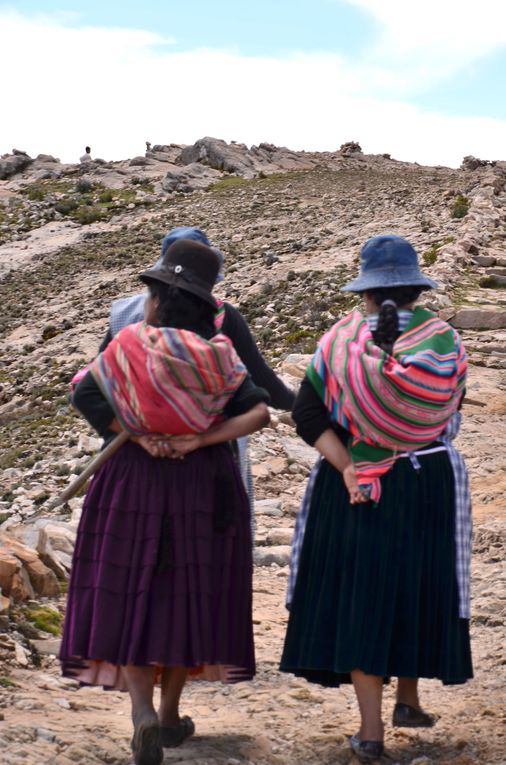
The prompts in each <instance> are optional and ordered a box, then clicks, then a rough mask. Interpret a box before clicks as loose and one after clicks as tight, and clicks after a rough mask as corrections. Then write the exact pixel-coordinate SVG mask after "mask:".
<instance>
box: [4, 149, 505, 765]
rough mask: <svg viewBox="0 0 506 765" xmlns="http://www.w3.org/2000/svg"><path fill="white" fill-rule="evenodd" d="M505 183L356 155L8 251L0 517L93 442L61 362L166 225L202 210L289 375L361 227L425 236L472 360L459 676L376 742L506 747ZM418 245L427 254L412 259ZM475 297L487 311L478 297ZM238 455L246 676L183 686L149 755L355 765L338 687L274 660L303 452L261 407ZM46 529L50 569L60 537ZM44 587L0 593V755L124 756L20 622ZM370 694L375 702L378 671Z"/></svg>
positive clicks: (95, 338) (64, 525)
mask: <svg viewBox="0 0 506 765" xmlns="http://www.w3.org/2000/svg"><path fill="white" fill-rule="evenodd" d="M487 177H488V176H487ZM495 177H496V176H494V178H495ZM497 177H499V178H502V176H500V175H498V176H497ZM487 188H488V189H492V193H490V191H487ZM457 193H462V194H466V195H467V196H468V198H469V200H470V202H471V207H470V213H469V215H470V217H469V218H468V219H467V220H466V218H463V219H462V220H459V219H455V218H452V216H451V208H452V204H453V201H454V198H455V195H456V194H457ZM504 193H505V192H504V180H503V181H502V186H500V185H498V186H497V189H495V188H494V187H493V186H490V185H487V182H486V173H485V172H483V173H482V174H480V173H479V172H478V173H467V174H466V173H459V172H458V171H451V170H445V169H443V168H419V167H412V168H409V169H406V168H399V169H398V171H396V172H393V171H392V168H391V167H389V169H388V172H387V171H386V170H385V171H383V170H381V169H378V167H377V166H374V167H372V166H371V167H368V166H367V163H365V164H364V165H363V169H362V170H360V171H358V170H356V169H355V170H354V171H353V172H351V171H339V172H337V171H332V170H329V169H327V168H321V169H319V170H315V171H312V172H310V173H301V172H298V173H293V174H288V175H285V176H277V177H273V178H268V179H259V180H255V181H248V182H247V183H240V184H238V185H236V186H234V187H232V186H231V187H230V188H227V187H226V185H225V187H224V188H221V189H220V190H217V191H215V192H213V193H203V194H202V193H197V194H192V195H189V196H176V197H172V198H170V199H169V200H167V201H165V202H159V203H158V204H157V207H156V209H155V210H153V211H152V213H153V214H150V216H149V217H147V216H145V215H144V214H142V215H141V214H140V213H137V212H136V211H133V212H132V214H131V215H127V216H126V217H125V218H124V219H123V220H122V222H121V226H119V227H115V228H114V230H109V231H103V230H102V231H100V230H97V231H93V230H90V229H87V230H86V232H85V233H84V238H83V239H82V241H80V242H77V243H72V244H70V243H67V246H65V247H63V248H60V247H59V248H57V249H53V250H51V251H47V252H45V253H41V257H40V259H39V260H36V261H33V260H31V261H28V260H25V261H23V263H22V264H19V263H18V268H17V269H15V270H13V271H11V272H10V273H9V274H8V275H6V276H5V277H4V278H3V280H2V281H1V282H0V300H1V301H2V316H1V317H0V362H1V364H2V370H1V372H0V428H1V431H2V433H1V437H2V453H1V457H0V483H1V495H0V535H1V534H2V533H8V534H14V533H18V534H19V537H20V538H22V539H24V540H25V541H29V540H30V539H33V538H34V534H35V533H36V532H35V530H36V529H37V528H38V527H37V524H38V523H40V522H41V520H40V517H39V516H40V514H41V513H42V515H44V514H45V513H44V510H45V508H46V500H47V499H48V498H50V497H52V496H54V495H55V494H56V493H57V491H59V490H60V489H61V488H62V487H63V486H65V485H66V484H67V482H68V481H69V480H70V478H71V476H72V475H73V474H75V473H77V472H79V470H80V469H81V468H82V465H83V463H84V462H86V461H87V459H89V454H90V452H92V451H93V449H94V448H96V441H95V440H94V439H93V436H92V433H91V431H89V430H88V429H87V428H86V426H85V424H84V423H83V422H82V421H80V420H79V419H78V418H77V417H76V416H75V415H74V414H73V413H72V412H71V410H70V408H69V406H68V402H67V400H66V391H67V385H68V380H69V378H70V376H71V374H72V373H73V372H74V371H75V369H76V368H77V367H78V366H79V365H80V364H81V363H83V362H84V361H85V360H87V359H88V358H90V357H91V356H93V354H94V353H95V352H96V348H97V345H98V343H99V341H100V338H101V336H102V334H103V332H104V329H105V326H106V322H107V312H108V306H109V304H110V301H111V300H112V299H113V298H115V297H117V296H119V295H123V294H127V293H128V292H129V291H134V290H135V289H136V288H137V283H136V280H135V277H136V274H137V273H139V271H140V270H141V269H142V268H144V267H145V266H146V265H148V264H149V263H151V262H154V260H156V258H157V257H158V248H159V242H160V239H161V236H162V235H163V234H164V233H165V232H166V230H167V229H169V228H171V227H173V226H175V225H182V224H195V225H199V226H200V227H201V228H202V229H203V230H204V231H206V232H207V233H208V234H209V236H210V238H211V239H212V240H213V241H215V242H216V244H217V245H218V246H220V247H222V248H223V250H224V251H225V252H226V256H227V279H226V282H225V283H224V285H223V286H222V287H221V290H222V294H223V296H226V297H227V298H228V299H230V300H231V301H232V302H234V303H236V304H237V305H239V306H240V307H241V310H242V311H243V312H244V313H245V315H247V316H248V319H249V321H250V323H251V326H252V328H253V330H254V332H255V334H256V335H257V337H258V338H259V342H260V344H261V345H262V347H263V349H264V351H265V353H266V354H267V355H268V356H269V357H270V358H271V360H272V361H273V363H280V364H281V370H282V371H283V372H284V373H286V374H287V375H288V378H287V379H291V378H290V377H289V376H290V375H292V376H293V375H294V374H298V373H299V371H300V368H301V365H302V366H303V363H302V362H301V360H300V359H299V358H297V357H296V356H295V357H294V356H293V355H292V356H291V357H288V358H286V356H287V353H291V354H298V353H307V352H310V351H311V350H312V349H313V347H314V343H315V339H316V338H317V337H318V336H319V335H320V334H321V332H322V330H323V329H325V328H326V327H327V326H329V325H330V323H331V322H332V319H333V317H335V316H336V315H338V314H339V312H340V311H341V310H342V309H343V307H344V306H345V305H349V303H346V301H345V299H344V298H343V296H342V295H340V294H339V292H338V288H339V286H340V284H341V283H342V281H343V280H344V279H345V278H348V276H349V275H350V274H351V273H353V272H354V271H355V269H356V258H357V253H358V248H359V245H360V244H361V243H362V242H363V240H364V239H366V238H367V237H368V236H370V235H372V234H376V233H379V232H381V231H385V230H391V231H392V230H393V231H395V232H397V233H400V234H403V235H405V236H407V237H408V238H410V239H411V240H412V241H413V243H414V244H415V245H416V246H417V248H418V250H419V252H421V253H422V254H426V253H430V252H432V253H434V251H435V258H434V260H433V261H432V265H431V266H430V272H431V273H433V274H434V276H435V277H436V278H438V279H439V280H441V281H442V283H443V284H444V285H445V287H446V289H445V291H444V292H442V293H440V294H439V296H431V300H433V301H434V305H433V307H434V308H436V309H438V310H443V311H447V312H448V316H451V317H458V316H460V320H462V313H461V312H462V311H471V312H472V315H471V319H470V320H469V321H471V326H467V327H465V328H464V329H463V332H464V335H465V339H466V342H467V344H468V346H469V347H470V350H471V358H472V360H473V362H474V365H473V367H472V370H471V375H470V381H469V385H468V391H467V393H468V398H469V399H470V402H469V403H468V404H466V405H465V407H464V415H465V419H464V426H463V432H462V434H461V436H460V446H461V448H462V450H463V452H464V454H465V455H466V458H467V460H468V464H469V466H470V470H471V477H472V489H473V499H474V507H475V556H474V562H473V621H472V634H473V650H474V663H475V671H476V677H475V679H474V680H473V681H472V682H470V683H468V684H466V685H465V686H462V687H450V688H443V687H442V686H441V685H440V684H439V683H437V682H431V681H423V682H422V690H423V699H424V704H425V706H426V707H427V709H430V710H431V711H433V712H435V713H437V714H439V715H441V719H440V721H439V723H438V725H437V726H436V727H435V728H434V729H433V730H430V731H426V732H421V733H420V732H416V731H413V732H412V731H409V730H407V731H394V730H393V729H392V728H390V727H389V728H388V732H387V738H386V743H387V747H388V752H389V754H390V755H391V757H392V759H391V760H390V762H391V763H396V762H397V763H402V765H407V764H408V763H411V765H415V763H416V765H430V763H442V764H443V765H446V764H448V765H450V763H451V764H452V765H471V764H473V765H474V764H475V763H478V764H479V765H499V763H504V762H506V740H505V726H504V717H503V715H504V688H505V676H504V675H505V666H506V652H505V645H504V619H505V613H506V573H505V570H504V562H503V561H504V550H505V526H506V509H505V490H506V454H505V448H504V432H505V425H506V379H505V372H504V369H505V366H506V362H505V358H506V357H505V350H506V349H505V342H504V340H505V338H504V327H505V326H506V325H504V324H502V325H501V321H502V319H501V316H502V315H503V313H504V311H505V308H504V306H505V304H506V303H505V299H504V297H503V295H504V292H503V291H502V289H501V287H500V286H498V285H497V284H496V285H495V286H481V284H480V280H482V279H483V278H485V277H487V276H490V275H491V274H489V273H487V269H493V268H498V269H501V268H502V267H503V264H502V263H501V262H500V259H501V258H502V257H506V253H505V252H504V249H505V248H504V243H505V241H506V215H505V211H506V208H505V201H504ZM473 200H474V201H473ZM475 202H476V204H475ZM431 258H432V255H431V256H430V257H429V255H427V264H428V263H429V261H430V259H431ZM479 258H482V259H483V258H485V260H482V261H481V262H480V261H479V260H478V259H479ZM487 258H488V259H489V260H486V259H487ZM0 259H1V251H0ZM490 259H492V261H493V262H492V261H491V260H490ZM427 267H429V266H428V265H427ZM499 275H500V274H499ZM483 311H486V312H487V315H486V316H485V319H483V317H481V318H480V317H479V316H478V315H477V312H478V313H480V312H481V313H483ZM492 314H493V319H491V318H490V317H491V315H492ZM464 319H465V316H464ZM452 320H453V319H452ZM456 321H457V323H458V321H459V319H458V318H457V319H456ZM487 321H488V322H489V324H488V325H487ZM491 322H492V324H493V323H494V322H495V323H496V326H495V327H494V326H490V323H491ZM468 323H469V322H468ZM484 324H485V325H486V326H485V327H484ZM292 379H294V378H293V377H292ZM253 458H254V473H255V479H256V492H257V500H258V502H257V547H256V561H257V565H256V567H255V602H254V618H255V635H256V646H257V659H258V674H257V677H256V678H255V680H254V681H253V682H252V683H250V684H240V685H237V686H232V687H222V686H218V685H205V684H195V685H191V686H190V687H189V688H188V690H187V691H186V692H185V697H184V699H185V705H184V706H185V712H186V713H189V714H191V715H192V716H193V717H194V719H195V722H196V725H197V735H196V736H195V738H194V739H193V740H191V741H190V742H189V743H188V744H186V745H185V746H184V747H182V748H181V749H178V750H174V751H169V750H167V751H166V753H165V754H166V756H165V762H166V763H172V762H173V763H183V765H184V764H185V763H187V764H189V763H190V762H191V763H194V764H196V765H205V764H206V765H224V764H225V763H228V765H239V764H242V763H244V764H246V763H250V764H254V765H262V764H263V763H266V764H267V763H276V764H277V763H279V764H280V765H281V763H283V764H285V763H294V765H312V764H313V763H315V764H316V763H323V765H327V764H328V765H330V763H343V764H344V763H352V764H353V765H355V761H354V759H353V758H352V756H351V754H350V751H349V749H348V746H347V735H349V734H351V733H353V732H355V730H356V727H357V724H358V715H357V713H356V709H355V704H354V699H353V694H352V692H351V690H350V689H349V688H342V689H339V690H328V689H322V688H319V687H318V686H314V685H309V684H307V683H306V682H305V681H303V680H300V679H296V678H293V677H291V676H289V675H281V674H280V673H279V672H278V671H277V665H278V660H279V656H280V653H281V649H282V642H283V635H284V627H285V623H286V612H285V609H284V606H283V603H284V595H285V588H286V581H287V572H288V569H287V565H286V564H287V558H288V547H287V544H288V542H289V539H290V536H291V530H292V528H293V523H294V513H295V512H296V509H297V507H298V503H299V501H300V497H301V495H302V492H303V488H304V484H305V480H306V477H307V474H308V471H309V468H310V465H311V463H312V460H313V458H314V455H313V453H312V451H311V450H310V449H308V448H307V447H305V446H304V445H303V444H302V442H301V441H300V440H299V439H297V438H296V437H295V434H294V431H293V429H292V427H291V426H290V425H289V424H288V422H287V419H286V417H284V416H283V415H282V414H280V413H274V416H273V421H272V427H270V428H268V429H265V430H264V431H263V432H262V433H261V434H257V435H256V436H255V437H254V438H253ZM81 502H82V500H81V499H79V498H77V499H76V500H73V502H72V503H71V507H70V508H67V509H66V510H65V511H64V512H63V513H61V514H59V515H53V516H52V517H51V521H53V522H54V523H55V524H56V525H58V524H59V526H58V528H60V529H65V533H68V536H67V537H65V540H67V542H68V544H71V542H69V541H68V540H72V538H73V537H72V535H73V533H74V531H73V530H74V529H75V518H76V517H77V515H78V512H79V508H80V505H81ZM71 513H72V515H73V518H74V522H73V521H72V519H71ZM37 533H38V531H37ZM61 533H63V532H61ZM55 538H56V537H55ZM58 539H59V540H60V543H61V544H60V547H59V548H58V550H56V553H57V557H58V556H59V557H58V561H59V564H58V565H60V566H61V570H62V571H64V570H65V566H66V565H68V559H69V548H68V547H67V548H66V547H65V544H63V542H62V539H63V537H61V536H60V537H58ZM29 597H33V596H29ZM43 602H45V603H46V604H47V605H50V606H51V607H52V608H56V609H60V610H62V609H63V607H64V597H63V596H62V595H60V596H59V597H55V598H51V599H46V600H45V599H44V598H40V597H38V598H37V599H36V602H34V603H31V601H30V600H28V601H27V602H26V603H25V604H24V606H23V607H21V606H15V605H11V606H10V608H11V610H10V616H9V612H6V611H3V612H1V606H0V612H1V613H0V753H1V754H0V761H1V762H2V763H5V764H6V765H18V763H27V764H28V765H42V763H44V764H45V763H47V764H48V765H49V763H54V764H55V765H70V763H80V764H82V765H98V764H99V763H119V764H120V765H127V763H130V762H131V757H130V753H129V738H130V721H129V709H128V701H127V699H126V697H125V696H124V695H122V694H117V693H111V692H109V693H104V692H102V691H98V690H94V689H78V688H77V687H76V685H75V684H74V683H73V682H72V681H68V680H63V679H62V678H61V677H60V676H59V668H58V664H57V661H56V659H55V658H54V652H55V650H56V644H55V638H53V637H51V636H50V635H49V634H45V633H44V632H43V631H41V630H40V628H36V627H34V626H33V624H32V622H31V621H30V620H29V619H28V618H27V617H26V612H25V611H24V610H23V608H24V609H26V608H29V607H30V606H31V605H37V604H39V605H40V603H43ZM51 652H52V653H51ZM385 693H386V696H385V716H386V719H388V716H389V714H390V712H391V709H392V706H393V688H387V690H386V692H385Z"/></svg>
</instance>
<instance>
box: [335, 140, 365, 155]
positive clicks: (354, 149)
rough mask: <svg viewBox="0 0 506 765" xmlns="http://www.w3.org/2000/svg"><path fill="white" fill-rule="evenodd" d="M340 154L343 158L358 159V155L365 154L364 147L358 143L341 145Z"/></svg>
mask: <svg viewBox="0 0 506 765" xmlns="http://www.w3.org/2000/svg"><path fill="white" fill-rule="evenodd" d="M339 152H340V153H341V154H342V156H343V157H356V156H357V154H358V155H362V154H363V152H362V147H361V146H360V144H359V143H357V141H347V142H346V143H343V144H341V146H340V148H339Z"/></svg>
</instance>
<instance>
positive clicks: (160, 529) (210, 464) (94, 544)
mask: <svg viewBox="0 0 506 765" xmlns="http://www.w3.org/2000/svg"><path fill="white" fill-rule="evenodd" d="M251 577H252V554H251V532H250V525H249V507H248V500H247V496H246V493H245V491H244V487H243V484H242V481H241V478H240V475H239V471H238V469H237V467H236V464H235V461H234V458H233V455H232V453H231V451H230V448H229V447H228V445H226V444H221V445H218V446H212V447H208V448H206V449H200V450H198V451H196V452H193V453H192V454H190V455H188V456H187V457H185V458H184V459H183V460H169V459H155V458H153V457H150V456H149V454H148V453H147V452H145V451H144V450H143V449H142V448H141V447H140V446H137V445H136V444H133V443H127V444H125V445H124V446H123V447H122V448H121V449H120V450H119V451H118V452H117V453H116V454H115V455H114V456H113V457H111V459H110V460H109V461H108V462H107V463H106V464H105V465H103V466H102V468H100V470H99V471H98V472H97V474H96V475H95V477H94V478H93V481H92V483H91V485H90V487H89V490H88V493H87V495H86V499H85V502H84V505H83V513H82V517H81V522H80V525H79V531H78V536H77V542H76V548H75V551H74V558H73V566H72V575H71V578H70V584H69V593H68V603H67V612H66V619H65V626H64V631H63V639H62V647H61V652H60V660H61V663H62V671H63V674H64V675H67V676H70V677H74V678H76V679H78V680H80V681H81V682H83V683H88V684H93V685H102V686H104V687H106V688H114V689H116V690H125V689H126V685H125V681H124V677H123V673H122V669H121V668H122V666H124V665H128V664H133V665H136V666H152V667H153V672H154V676H155V680H156V679H158V675H159V671H160V669H161V668H163V667H171V666H185V667H188V668H189V670H190V675H191V676H193V677H195V678H199V679H203V680H222V681H223V682H238V681H240V680H249V679H251V678H252V677H253V675H254V674H255V658H254V649H253V626H252V615H251V605H252V603H251V601H252V583H251Z"/></svg>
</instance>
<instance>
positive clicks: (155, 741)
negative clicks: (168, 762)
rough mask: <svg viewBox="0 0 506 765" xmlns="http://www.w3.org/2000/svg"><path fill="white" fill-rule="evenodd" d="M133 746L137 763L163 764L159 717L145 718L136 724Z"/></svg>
mask: <svg viewBox="0 0 506 765" xmlns="http://www.w3.org/2000/svg"><path fill="white" fill-rule="evenodd" d="M131 746H132V752H133V755H134V761H135V765H161V763H162V762H163V749H162V742H161V738H160V724H159V722H158V719H157V718H154V719H153V718H151V717H149V718H144V719H143V720H141V722H139V724H137V725H135V728H134V735H133V738H132V743H131Z"/></svg>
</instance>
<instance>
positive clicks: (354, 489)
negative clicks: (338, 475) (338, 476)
mask: <svg viewBox="0 0 506 765" xmlns="http://www.w3.org/2000/svg"><path fill="white" fill-rule="evenodd" d="M343 481H344V485H345V486H346V488H347V489H348V494H349V495H350V504H351V505H361V504H363V503H364V502H368V501H369V498H368V497H367V496H366V495H365V494H364V493H363V492H362V491H360V488H359V486H358V482H357V476H356V475H355V466H354V465H353V463H352V462H350V464H349V465H346V467H345V468H344V469H343Z"/></svg>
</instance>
